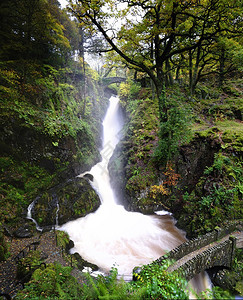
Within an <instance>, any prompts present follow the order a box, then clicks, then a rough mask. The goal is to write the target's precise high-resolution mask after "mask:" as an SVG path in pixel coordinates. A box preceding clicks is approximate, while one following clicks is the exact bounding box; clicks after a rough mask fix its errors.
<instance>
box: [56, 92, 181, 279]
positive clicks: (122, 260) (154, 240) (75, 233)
mask: <svg viewBox="0 0 243 300" xmlns="http://www.w3.org/2000/svg"><path fill="white" fill-rule="evenodd" d="M118 107H119V103H118V98H116V97H112V98H111V99H110V106H109V108H108V111H107V114H106V116H105V119H104V122H103V130H104V133H103V149H102V150H101V156H102V161H101V162H99V163H98V164H96V165H95V166H94V167H93V168H92V169H91V170H90V171H89V172H87V173H89V174H92V175H93V177H94V180H93V183H92V186H93V188H94V189H95V190H96V192H97V193H98V195H99V197H100V199H101V205H100V207H99V209H98V210H97V211H96V212H94V213H90V214H88V215H87V216H86V217H83V218H79V219H77V220H75V221H70V222H68V223H66V224H64V225H62V226H61V227H59V228H58V229H60V230H64V231H66V232H67V233H68V234H69V236H70V239H71V240H72V241H73V242H74V248H72V249H71V253H75V252H78V253H79V254H80V255H81V256H82V258H84V259H85V260H87V261H89V262H91V263H94V264H96V265H97V266H99V268H100V270H101V271H103V272H108V271H110V269H111V268H112V267H113V266H115V267H116V268H117V269H118V273H119V274H120V275H125V278H127V276H130V277H131V274H132V270H133V268H134V267H135V266H139V265H144V264H148V263H150V262H152V261H153V260H155V259H157V258H159V257H160V256H162V255H163V254H165V253H166V252H167V251H169V250H171V249H173V248H175V247H177V246H178V245H180V244H181V243H182V242H183V241H185V236H184V234H183V233H182V232H181V231H180V230H178V229H177V228H176V227H175V224H174V220H173V218H172V217H171V216H170V215H169V213H168V214H167V215H166V214H165V212H163V213H161V215H151V216H147V215H143V214H141V213H137V212H128V211H126V210H125V209H124V207H123V206H121V205H119V204H117V203H116V199H115V196H114V193H113V191H112V188H111V186H110V178H109V172H108V169H107V166H108V162H109V159H110V157H111V155H112V153H113V151H114V149H115V146H116V144H117V143H118V141H119V133H120V131H121V129H122V125H123V124H122V120H121V118H120V115H119V108H118ZM84 174H85V173H84ZM84 174H81V175H80V176H83V175H84Z"/></svg>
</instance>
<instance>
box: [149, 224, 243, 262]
mask: <svg viewBox="0 0 243 300" xmlns="http://www.w3.org/2000/svg"><path fill="white" fill-rule="evenodd" d="M238 229H242V222H234V223H230V224H228V226H225V227H224V228H220V227H216V228H215V229H214V230H213V231H212V232H209V233H206V234H205V235H203V236H199V237H197V238H194V239H191V240H189V241H186V242H184V243H183V244H181V245H180V246H178V247H177V248H175V249H173V250H171V251H170V252H169V253H167V254H166V255H164V256H162V257H160V258H159V259H157V260H156V261H154V263H157V264H162V263H163V261H164V260H166V259H171V260H179V259H181V258H182V257H183V256H185V255H188V254H189V253H191V252H193V251H195V250H198V249H200V248H202V247H204V246H206V245H208V244H210V243H213V242H216V241H217V240H220V239H221V238H223V237H224V236H226V235H228V234H230V233H232V232H233V231H235V230H238Z"/></svg>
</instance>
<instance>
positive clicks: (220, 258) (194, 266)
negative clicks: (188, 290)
mask: <svg viewBox="0 0 243 300" xmlns="http://www.w3.org/2000/svg"><path fill="white" fill-rule="evenodd" d="M235 243H236V239H235V238H233V237H230V238H229V239H228V240H226V241H224V242H222V243H220V244H217V245H215V246H213V247H211V248H209V249H207V250H205V251H203V252H202V253H199V254H197V255H196V256H194V257H193V258H192V259H190V260H188V261H187V262H185V263H184V264H183V265H181V266H180V267H179V268H175V267H174V265H173V264H172V265H171V266H170V267H169V268H168V271H169V272H173V271H175V270H177V271H178V272H180V273H181V274H182V275H183V276H184V277H185V278H186V279H187V280H190V279H192V278H193V277H194V276H195V275H196V274H199V273H200V272H202V271H204V270H206V269H210V268H212V267H217V266H218V267H219V266H223V267H226V268H230V267H231V265H232V262H233V259H234V253H235Z"/></svg>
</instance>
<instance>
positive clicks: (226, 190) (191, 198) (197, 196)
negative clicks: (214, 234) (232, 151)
mask: <svg viewBox="0 0 243 300" xmlns="http://www.w3.org/2000/svg"><path fill="white" fill-rule="evenodd" d="M242 175H243V173H242V164H241V162H240V161H238V160H237V159H234V160H233V159H232V157H229V156H226V155H225V154H222V153H217V154H215V158H214V163H213V164H212V166H210V167H207V168H206V169H205V171H204V176H202V177H201V178H200V180H199V182H198V184H197V186H196V188H195V190H194V191H193V192H192V193H191V194H188V193H185V194H184V196H183V199H184V207H183V210H184V212H183V214H184V213H185V214H187V216H188V217H187V220H184V221H183V220H180V221H182V222H183V224H184V226H186V228H187V232H191V233H192V234H193V235H195V234H204V233H205V232H208V231H211V230H213V229H214V227H215V226H217V225H218V224H220V223H221V222H222V220H233V219H239V218H241V216H242V213H243V207H242V201H241V199H242V179H243V176H242Z"/></svg>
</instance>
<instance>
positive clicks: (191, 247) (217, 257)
mask: <svg viewBox="0 0 243 300" xmlns="http://www.w3.org/2000/svg"><path fill="white" fill-rule="evenodd" d="M236 248H243V231H242V223H238V224H231V225H229V226H227V227H225V228H219V227H218V228H216V229H215V230H214V231H212V232H210V233H207V234H205V235H203V236H200V237H198V238H195V239H192V240H189V241H187V242H185V243H183V244H181V245H180V246H178V247H177V248H175V249H173V250H172V251H170V252H169V253H168V254H166V255H164V256H162V257H160V258H159V259H157V260H156V261H154V262H153V263H156V264H163V262H164V261H165V260H166V259H171V260H173V261H175V262H174V263H173V264H172V265H170V266H169V268H168V271H169V272H173V271H176V270H177V271H179V272H180V273H181V274H183V276H184V277H185V278H186V280H190V279H192V278H193V277H194V276H195V275H196V274H199V273H200V272H201V271H204V270H206V269H210V268H213V267H226V268H230V267H231V266H232V263H233V260H234V255H235V249H236Z"/></svg>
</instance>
